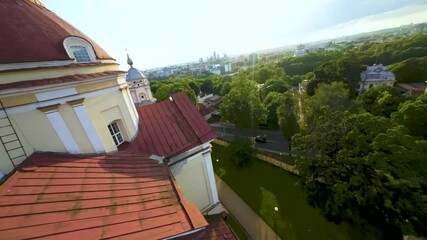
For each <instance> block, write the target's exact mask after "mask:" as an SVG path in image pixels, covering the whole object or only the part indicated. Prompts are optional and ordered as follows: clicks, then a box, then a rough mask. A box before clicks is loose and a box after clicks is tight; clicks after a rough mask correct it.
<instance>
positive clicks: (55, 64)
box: [0, 60, 74, 71]
mask: <svg viewBox="0 0 427 240" xmlns="http://www.w3.org/2000/svg"><path fill="white" fill-rule="evenodd" d="M72 63H74V61H73V60H63V61H43V62H23V63H5V64H0V71H5V70H22V69H30V68H42V67H58V66H66V65H68V64H72Z"/></svg>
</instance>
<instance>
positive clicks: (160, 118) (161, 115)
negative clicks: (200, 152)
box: [124, 92, 216, 157]
mask: <svg viewBox="0 0 427 240" xmlns="http://www.w3.org/2000/svg"><path fill="white" fill-rule="evenodd" d="M172 99H173V101H169V100H166V101H162V102H159V103H156V104H151V105H146V106H141V107H137V110H138V113H139V133H138V136H137V138H136V140H135V141H134V142H132V143H131V144H129V145H128V146H126V147H124V148H125V149H128V150H131V151H136V152H138V151H142V152H146V153H151V154H156V155H158V156H164V157H173V156H176V155H178V154H179V153H182V152H185V151H187V150H189V149H191V148H193V147H196V146H198V145H201V144H203V143H207V142H209V141H211V140H213V139H214V138H215V137H216V134H215V132H214V131H213V130H212V128H211V127H210V126H209V124H208V123H207V122H206V120H205V119H204V118H203V116H202V115H201V114H200V113H199V112H198V111H197V110H196V108H195V107H194V105H193V103H192V102H191V100H190V99H189V98H188V96H187V95H186V94H185V93H183V92H180V93H175V94H172Z"/></svg>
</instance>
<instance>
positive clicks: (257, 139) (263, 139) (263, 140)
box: [255, 135, 267, 143]
mask: <svg viewBox="0 0 427 240" xmlns="http://www.w3.org/2000/svg"><path fill="white" fill-rule="evenodd" d="M255 142H259V143H266V142H267V139H266V138H264V137H261V136H259V135H258V136H256V137H255Z"/></svg>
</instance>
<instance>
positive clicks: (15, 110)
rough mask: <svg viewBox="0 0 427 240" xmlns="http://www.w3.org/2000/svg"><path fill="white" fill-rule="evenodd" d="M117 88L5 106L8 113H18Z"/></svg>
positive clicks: (108, 91)
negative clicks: (9, 106) (15, 105)
mask: <svg viewBox="0 0 427 240" xmlns="http://www.w3.org/2000/svg"><path fill="white" fill-rule="evenodd" d="M118 90H119V86H114V87H109V88H104V89H101V90H97V91H93V92H88V93H82V94H76V95H74V96H68V97H65V98H60V99H52V100H47V101H43V102H38V103H31V104H27V105H22V106H17V107H11V108H7V113H8V114H10V115H13V114H18V113H24V112H29V111H33V110H36V109H37V108H40V107H46V106H50V105H55V104H65V103H67V102H69V101H74V100H78V99H81V98H91V97H96V96H99V95H103V94H106V93H111V92H115V91H118Z"/></svg>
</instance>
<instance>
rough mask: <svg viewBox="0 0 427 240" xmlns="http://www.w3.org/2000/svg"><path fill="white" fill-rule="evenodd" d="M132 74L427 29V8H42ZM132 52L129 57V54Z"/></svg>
mask: <svg viewBox="0 0 427 240" xmlns="http://www.w3.org/2000/svg"><path fill="white" fill-rule="evenodd" d="M41 2H42V3H43V4H44V5H45V6H46V7H47V8H48V9H50V10H51V11H53V12H55V13H56V14H57V15H59V16H60V17H62V18H63V19H65V20H66V21H68V22H69V23H71V24H72V25H74V26H75V27H76V28H78V29H79V30H81V31H82V32H83V33H85V34H86V35H88V36H89V37H90V38H91V39H92V40H94V41H95V42H96V43H98V44H99V45H100V46H102V48H104V49H105V50H106V51H107V52H108V53H109V54H110V55H111V56H112V57H113V58H115V59H117V61H118V63H120V68H121V69H122V70H127V69H128V68H129V66H128V65H127V63H126V53H129V55H130V57H131V58H132V60H133V62H134V67H136V68H139V69H141V70H147V69H150V68H155V67H163V66H168V65H174V64H180V63H186V62H194V61H198V60H199V58H201V57H202V58H203V59H206V57H208V56H212V55H213V52H214V51H215V52H216V53H217V54H220V55H221V56H222V55H223V54H224V53H225V54H227V55H236V54H241V53H251V52H254V51H258V50H264V49H269V48H276V47H282V46H286V45H291V44H300V43H307V42H311V41H316V40H322V39H329V38H333V37H339V36H346V35H352V34H356V33H361V32H370V31H375V30H379V29H385V28H390V27H397V26H401V25H406V24H410V23H419V22H427V0H375V1H372V0H73V1H64V0H41ZM126 50H127V51H126Z"/></svg>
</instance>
